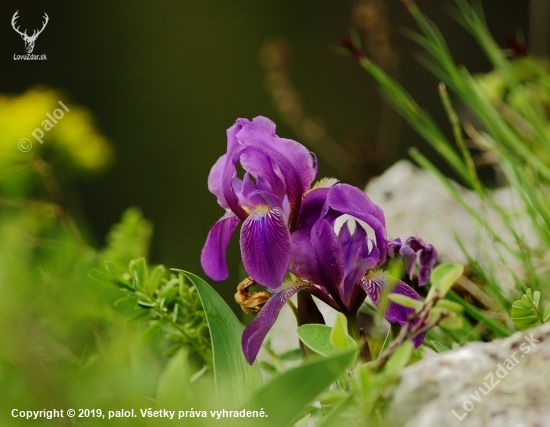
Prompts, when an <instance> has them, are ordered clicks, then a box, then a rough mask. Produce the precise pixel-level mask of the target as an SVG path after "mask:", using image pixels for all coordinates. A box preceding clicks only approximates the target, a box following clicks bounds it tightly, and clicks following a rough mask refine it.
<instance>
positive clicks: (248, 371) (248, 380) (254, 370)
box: [175, 269, 262, 403]
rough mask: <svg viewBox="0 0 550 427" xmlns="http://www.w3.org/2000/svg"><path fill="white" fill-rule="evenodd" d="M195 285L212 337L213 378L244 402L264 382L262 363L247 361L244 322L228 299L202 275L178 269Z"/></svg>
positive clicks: (238, 400)
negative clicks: (242, 339) (228, 302)
mask: <svg viewBox="0 0 550 427" xmlns="http://www.w3.org/2000/svg"><path fill="white" fill-rule="evenodd" d="M175 271H178V272H180V273H182V274H184V275H185V277H186V278H187V279H188V280H189V281H190V282H191V283H192V284H193V285H194V286H195V288H196V289H197V292H198V293H199V296H200V299H201V302H202V306H203V308H204V312H205V314H206V320H207V322H208V327H209V329H210V337H211V340H212V354H213V359H214V378H215V382H216V388H217V390H218V393H219V394H221V393H222V392H223V390H228V388H229V387H230V390H231V397H232V398H234V402H235V403H239V402H244V401H245V399H247V398H248V396H249V395H250V394H251V393H252V392H253V391H254V390H255V389H257V388H258V386H259V385H260V384H261V382H262V379H261V373H260V367H259V365H258V364H257V363H256V364H254V365H252V366H250V365H248V363H247V362H246V360H245V358H244V355H243V351H242V348H241V336H242V333H243V329H244V328H243V326H242V325H241V323H240V322H239V320H238V319H237V317H235V314H233V311H232V310H231V308H229V306H228V305H227V303H226V302H225V301H224V300H223V299H222V297H220V296H219V295H218V293H217V292H216V291H215V290H214V289H213V288H212V287H211V286H210V285H209V284H208V283H206V282H205V281H204V280H202V279H201V278H200V277H198V276H196V275H194V274H192V273H189V272H187V271H183V270H176V269H175Z"/></svg>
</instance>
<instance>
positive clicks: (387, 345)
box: [377, 327, 391, 359]
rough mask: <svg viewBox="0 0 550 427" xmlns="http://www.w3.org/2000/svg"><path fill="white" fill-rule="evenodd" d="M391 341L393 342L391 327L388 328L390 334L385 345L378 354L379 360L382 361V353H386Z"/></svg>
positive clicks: (387, 335) (385, 340)
mask: <svg viewBox="0 0 550 427" xmlns="http://www.w3.org/2000/svg"><path fill="white" fill-rule="evenodd" d="M390 341H391V327H389V328H388V333H387V334H386V338H385V339H384V343H383V344H382V348H381V349H380V353H378V357H377V359H380V356H381V355H382V353H384V350H385V349H387V348H388V347H389V346H390Z"/></svg>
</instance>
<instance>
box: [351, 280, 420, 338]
mask: <svg viewBox="0 0 550 427" xmlns="http://www.w3.org/2000/svg"><path fill="white" fill-rule="evenodd" d="M361 286H362V288H363V290H364V291H365V292H366V294H367V295H368V297H369V298H370V299H371V301H372V303H373V304H374V305H375V306H376V307H377V308H378V309H379V310H381V311H383V313H382V314H383V316H384V317H385V318H386V320H387V321H388V322H390V323H399V324H400V325H401V326H404V325H406V324H407V321H408V318H409V316H410V315H411V314H412V313H414V309H412V308H409V307H404V306H402V305H399V304H397V303H395V302H393V301H389V300H388V299H387V295H388V294H390V293H393V294H400V295H405V296H407V297H409V298H412V299H415V300H417V301H422V298H420V295H418V294H417V293H416V292H415V290H414V289H413V288H411V287H410V286H409V285H407V284H406V283H405V282H402V281H401V280H399V279H396V278H393V277H391V276H389V275H388V274H387V273H385V272H380V274H378V275H376V274H373V275H372V277H371V279H370V280H362V281H361ZM417 323H418V319H416V320H415V321H413V323H412V325H413V326H414V325H416V324H417ZM424 335H425V334H421V335H419V336H418V337H416V338H415V339H414V345H415V347H418V346H420V344H422V341H424Z"/></svg>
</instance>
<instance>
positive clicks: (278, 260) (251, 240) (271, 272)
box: [240, 205, 291, 289]
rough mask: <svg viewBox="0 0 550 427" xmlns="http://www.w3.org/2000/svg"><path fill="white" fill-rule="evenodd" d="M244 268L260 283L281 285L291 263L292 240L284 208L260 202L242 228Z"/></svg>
mask: <svg viewBox="0 0 550 427" xmlns="http://www.w3.org/2000/svg"><path fill="white" fill-rule="evenodd" d="M240 243H241V254H242V257H243V263H244V268H245V269H246V271H247V273H248V274H249V275H250V277H252V278H253V279H254V280H255V281H257V282H258V283H260V284H262V285H264V286H266V287H268V288H271V289H275V288H277V287H279V286H280V285H281V283H282V282H283V279H284V277H285V274H286V271H287V269H288V265H289V263H290V250H291V240H290V232H289V231H288V228H287V226H286V221H285V217H284V214H283V212H282V211H281V209H279V208H273V209H269V208H268V207H267V206H262V205H260V206H258V207H257V208H256V209H255V210H254V211H253V212H251V213H250V215H249V217H248V218H247V219H246V220H245V221H244V223H243V226H242V229H241V239H240Z"/></svg>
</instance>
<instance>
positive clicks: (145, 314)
mask: <svg viewBox="0 0 550 427" xmlns="http://www.w3.org/2000/svg"><path fill="white" fill-rule="evenodd" d="M150 318H151V313H150V312H149V310H141V309H139V311H138V312H137V313H136V314H134V315H133V316H131V317H129V318H128V319H126V321H125V322H124V324H125V325H126V326H130V325H135V324H136V323H139V322H141V321H142V320H145V319H150Z"/></svg>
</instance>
